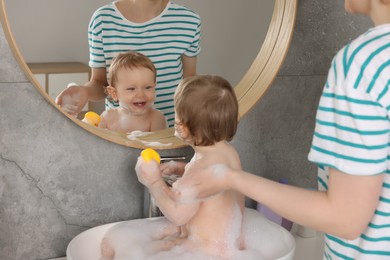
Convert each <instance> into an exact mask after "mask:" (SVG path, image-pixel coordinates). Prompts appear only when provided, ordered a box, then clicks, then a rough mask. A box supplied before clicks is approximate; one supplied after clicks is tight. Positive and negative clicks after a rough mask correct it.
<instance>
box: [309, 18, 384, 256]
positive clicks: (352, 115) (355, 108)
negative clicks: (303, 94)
mask: <svg viewBox="0 0 390 260" xmlns="http://www.w3.org/2000/svg"><path fill="white" fill-rule="evenodd" d="M389 87H390V24H386V25H381V26H377V27H375V28H372V29H370V30H368V31H367V32H366V33H364V34H363V35H361V36H360V37H358V38H357V39H356V40H354V41H353V42H352V43H350V44H348V45H347V46H345V47H344V48H343V49H342V50H340V51H339V52H338V53H337V55H336V56H335V58H334V59H333V61H332V65H331V68H330V70H329V74H328V79H327V82H326V85H325V87H324V90H323V94H322V97H321V100H320V104H319V107H318V111H317V117H316V127H315V132H314V137H313V143H312V147H311V150H310V153H309V160H310V161H312V162H315V163H317V164H318V165H320V167H319V175H318V183H319V189H320V190H327V188H328V181H327V180H328V173H327V170H328V169H329V167H332V168H335V169H338V170H340V171H342V172H345V173H348V174H353V175H375V174H380V173H384V174H385V177H384V182H383V188H382V193H381V196H380V199H379V204H378V206H377V208H376V210H375V215H374V216H373V218H372V219H371V221H370V223H369V225H368V226H367V229H366V230H365V231H364V233H363V234H361V235H360V237H359V238H357V239H355V240H345V239H342V238H339V237H336V236H332V235H329V234H326V235H325V251H324V259H359V260H360V259H390V119H389V118H390V91H389ZM361 192H364V190H362V191H361ZM351 222H353V219H351Z"/></svg>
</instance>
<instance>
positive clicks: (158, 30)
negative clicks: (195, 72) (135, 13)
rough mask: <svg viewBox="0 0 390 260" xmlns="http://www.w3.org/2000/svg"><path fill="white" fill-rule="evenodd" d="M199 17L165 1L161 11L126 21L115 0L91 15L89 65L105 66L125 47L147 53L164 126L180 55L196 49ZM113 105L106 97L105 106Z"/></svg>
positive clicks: (170, 118) (169, 116)
mask: <svg viewBox="0 0 390 260" xmlns="http://www.w3.org/2000/svg"><path fill="white" fill-rule="evenodd" d="M200 30H201V21H200V17H199V16H198V15H197V14H196V13H194V12H193V11H191V10H189V9H188V8H186V7H183V6H179V5H177V4H174V3H171V2H169V3H168V4H167V6H166V8H165V9H164V10H163V12H162V13H161V14H160V15H159V16H157V17H155V18H153V19H152V20H149V21H147V22H145V23H134V22H131V21H129V20H127V19H126V18H125V17H124V16H123V15H122V14H121V13H120V12H119V10H118V9H117V7H116V5H115V2H113V3H111V4H108V5H105V6H103V7H101V8H99V9H98V10H96V11H95V13H94V14H93V16H92V18H91V21H90V24H89V28H88V41H89V52H90V58H89V59H90V60H89V66H90V67H91V68H106V70H107V72H108V69H109V66H110V64H111V61H112V59H113V58H114V57H115V56H117V55H118V54H119V53H123V52H127V51H129V50H132V51H138V52H140V53H142V54H144V55H146V56H148V57H149V58H150V59H151V60H152V61H153V63H154V65H155V66H156V69H157V87H156V96H157V97H156V101H155V104H154V105H155V107H156V108H157V109H159V110H161V111H162V112H163V113H164V115H165V117H166V119H167V121H168V125H169V126H172V125H173V121H174V105H173V95H174V92H175V89H176V87H177V85H178V83H179V81H180V80H181V78H182V76H183V68H182V61H181V56H182V55H185V56H188V57H194V56H197V55H198V54H199V52H200ZM114 106H117V104H114V103H112V102H110V101H109V100H106V109H109V108H112V107H114Z"/></svg>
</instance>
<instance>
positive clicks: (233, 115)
mask: <svg viewBox="0 0 390 260" xmlns="http://www.w3.org/2000/svg"><path fill="white" fill-rule="evenodd" d="M174 99H175V111H176V115H177V118H178V119H179V120H180V122H179V123H181V124H184V125H185V126H187V128H188V130H189V132H190V134H191V135H192V136H193V137H194V145H197V146H209V145H213V144H215V143H216V142H219V141H223V140H226V141H231V140H232V139H233V137H234V135H235V133H236V130H237V125H238V102H237V97H236V94H235V92H234V89H233V88H232V86H231V85H230V83H229V82H228V81H227V80H226V79H224V78H222V77H220V76H214V75H198V76H193V77H188V78H185V79H183V80H182V81H181V82H180V84H179V86H178V87H177V89H176V92H175V96H174Z"/></svg>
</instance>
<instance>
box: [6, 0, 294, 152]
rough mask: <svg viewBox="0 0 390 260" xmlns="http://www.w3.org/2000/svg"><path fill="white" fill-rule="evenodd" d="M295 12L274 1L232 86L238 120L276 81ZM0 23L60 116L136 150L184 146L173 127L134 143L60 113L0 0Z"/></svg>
mask: <svg viewBox="0 0 390 260" xmlns="http://www.w3.org/2000/svg"><path fill="white" fill-rule="evenodd" d="M297 9H298V0H275V6H274V11H273V14H272V18H271V22H270V25H269V28H268V32H267V34H266V37H265V39H264V42H263V44H262V46H261V48H260V50H259V53H258V54H257V56H256V58H255V59H254V61H253V63H252V65H251V66H250V67H249V69H248V71H247V72H246V74H245V75H244V77H243V78H242V79H241V80H240V82H239V83H238V84H237V85H236V86H235V87H234V90H235V92H236V95H237V99H238V104H239V115H240V118H242V117H243V116H245V115H246V114H247V113H248V112H249V111H250V110H251V109H252V108H253V107H254V106H255V104H256V103H257V102H258V101H259V100H260V99H261V97H262V96H263V95H264V93H265V92H266V91H267V90H268V88H269V87H270V86H271V84H272V82H273V81H274V79H275V78H276V76H277V74H278V72H279V70H280V67H281V66H282V64H283V61H284V59H285V57H286V55H287V51H288V48H289V46H290V43H291V39H292V36H293V31H294V26H295V20H296V16H297ZM0 22H1V24H2V27H3V31H4V34H5V37H6V39H7V41H8V44H9V46H10V48H11V50H12V52H13V54H14V56H15V58H16V60H17V62H18V64H19V66H20V68H21V69H22V71H23V72H24V74H25V75H26V76H27V78H28V79H29V80H30V82H31V83H32V84H33V85H34V87H35V88H36V89H37V90H38V91H39V93H40V94H41V95H43V96H44V98H45V99H46V100H47V101H48V102H49V103H50V104H51V105H53V106H55V107H56V108H57V109H58V110H59V111H60V112H61V113H62V114H64V115H65V116H66V117H68V118H69V119H70V120H72V121H73V122H74V123H76V124H77V125H79V126H80V127H82V128H84V129H85V130H87V131H89V132H91V133H93V134H95V135H97V136H99V137H101V138H103V139H105V140H108V141H111V142H113V143H117V144H120V145H124V146H127V147H132V148H137V149H145V148H147V147H153V148H155V149H176V148H182V147H185V146H187V144H185V143H184V142H183V141H181V140H180V139H178V138H176V137H175V136H174V129H173V128H168V129H164V130H160V131H156V132H153V133H150V134H148V135H145V136H139V137H137V138H135V140H130V139H129V138H128V137H127V135H126V134H125V133H118V132H114V131H110V130H106V129H100V128H97V127H94V126H91V125H88V124H86V123H84V122H82V121H80V120H78V119H77V118H75V117H72V116H70V115H68V114H67V113H65V112H63V111H62V110H61V109H60V107H59V106H57V104H56V103H55V102H54V100H53V99H52V98H50V97H49V95H48V94H47V93H46V92H45V91H44V90H43V89H42V88H41V87H40V85H39V83H38V81H37V80H36V78H35V77H34V76H33V74H32V72H31V70H30V69H29V67H28V66H27V64H26V62H25V60H24V58H23V56H22V55H21V52H20V51H19V49H18V47H17V44H16V42H15V38H14V36H13V34H12V31H11V28H10V25H9V22H8V18H7V13H6V8H5V0H0Z"/></svg>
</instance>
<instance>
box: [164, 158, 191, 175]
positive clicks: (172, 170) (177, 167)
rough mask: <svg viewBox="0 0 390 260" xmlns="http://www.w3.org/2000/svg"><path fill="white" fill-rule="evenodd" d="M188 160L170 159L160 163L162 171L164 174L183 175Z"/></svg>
mask: <svg viewBox="0 0 390 260" xmlns="http://www.w3.org/2000/svg"><path fill="white" fill-rule="evenodd" d="M186 164H187V163H186V162H175V161H169V162H166V163H162V164H160V171H161V175H162V176H169V175H179V176H182V175H183V173H184V168H185V166H186Z"/></svg>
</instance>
